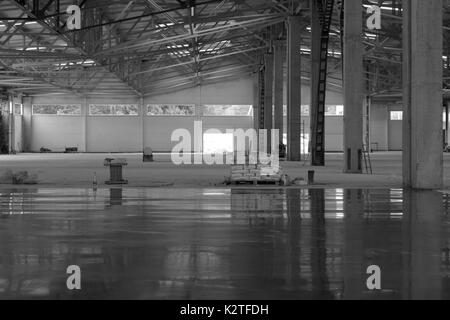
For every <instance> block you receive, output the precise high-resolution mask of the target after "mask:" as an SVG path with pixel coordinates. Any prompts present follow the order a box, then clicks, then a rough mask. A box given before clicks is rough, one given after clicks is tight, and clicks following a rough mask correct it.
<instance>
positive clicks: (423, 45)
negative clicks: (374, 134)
mask: <svg viewBox="0 0 450 320" xmlns="http://www.w3.org/2000/svg"><path fill="white" fill-rule="evenodd" d="M403 6H404V7H403V55H404V57H403V64H404V65H403V99H404V101H403V105H404V115H403V183H404V186H405V187H407V188H409V187H412V188H414V189H438V188H442V186H443V152H442V141H443V137H442V77H443V76H442V73H443V71H442V52H443V31H442V19H443V16H442V15H443V14H442V6H443V3H442V0H434V1H424V0H410V1H404V3H403Z"/></svg>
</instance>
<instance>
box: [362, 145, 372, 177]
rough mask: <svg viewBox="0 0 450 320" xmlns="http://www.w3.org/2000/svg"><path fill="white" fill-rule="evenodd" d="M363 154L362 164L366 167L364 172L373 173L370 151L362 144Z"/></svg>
mask: <svg viewBox="0 0 450 320" xmlns="http://www.w3.org/2000/svg"><path fill="white" fill-rule="evenodd" d="M363 156H364V165H365V167H366V173H367V174H373V170H372V160H371V159H370V152H369V150H368V148H367V145H364V146H363Z"/></svg>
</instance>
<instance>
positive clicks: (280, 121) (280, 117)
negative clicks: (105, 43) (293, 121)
mask: <svg viewBox="0 0 450 320" xmlns="http://www.w3.org/2000/svg"><path fill="white" fill-rule="evenodd" d="M274 44H275V50H274V52H275V56H274V61H275V62H274V63H275V66H274V81H275V82H274V106H275V116H274V117H275V120H274V124H275V125H274V128H275V129H278V130H279V131H280V144H283V143H284V142H283V135H284V101H283V100H284V99H283V95H284V70H283V69H284V55H285V52H284V51H285V49H284V48H285V43H284V41H280V40H277V41H275V43H274Z"/></svg>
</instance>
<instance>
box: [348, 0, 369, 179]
mask: <svg viewBox="0 0 450 320" xmlns="http://www.w3.org/2000/svg"><path fill="white" fill-rule="evenodd" d="M362 8H363V6H362V1H361V0H352V1H345V8H344V107H345V112H344V172H346V173H362V149H363V99H364V79H363V72H364V69H363V50H364V48H363V44H362V26H363V19H362Z"/></svg>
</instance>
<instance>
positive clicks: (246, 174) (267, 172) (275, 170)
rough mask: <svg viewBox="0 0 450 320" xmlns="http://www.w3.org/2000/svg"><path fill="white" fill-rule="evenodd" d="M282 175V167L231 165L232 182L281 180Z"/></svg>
mask: <svg viewBox="0 0 450 320" xmlns="http://www.w3.org/2000/svg"><path fill="white" fill-rule="evenodd" d="M282 175H283V173H282V172H281V169H280V167H273V166H266V165H259V164H258V165H254V164H250V165H234V166H231V181H232V182H279V181H280V180H281V176H282Z"/></svg>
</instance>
